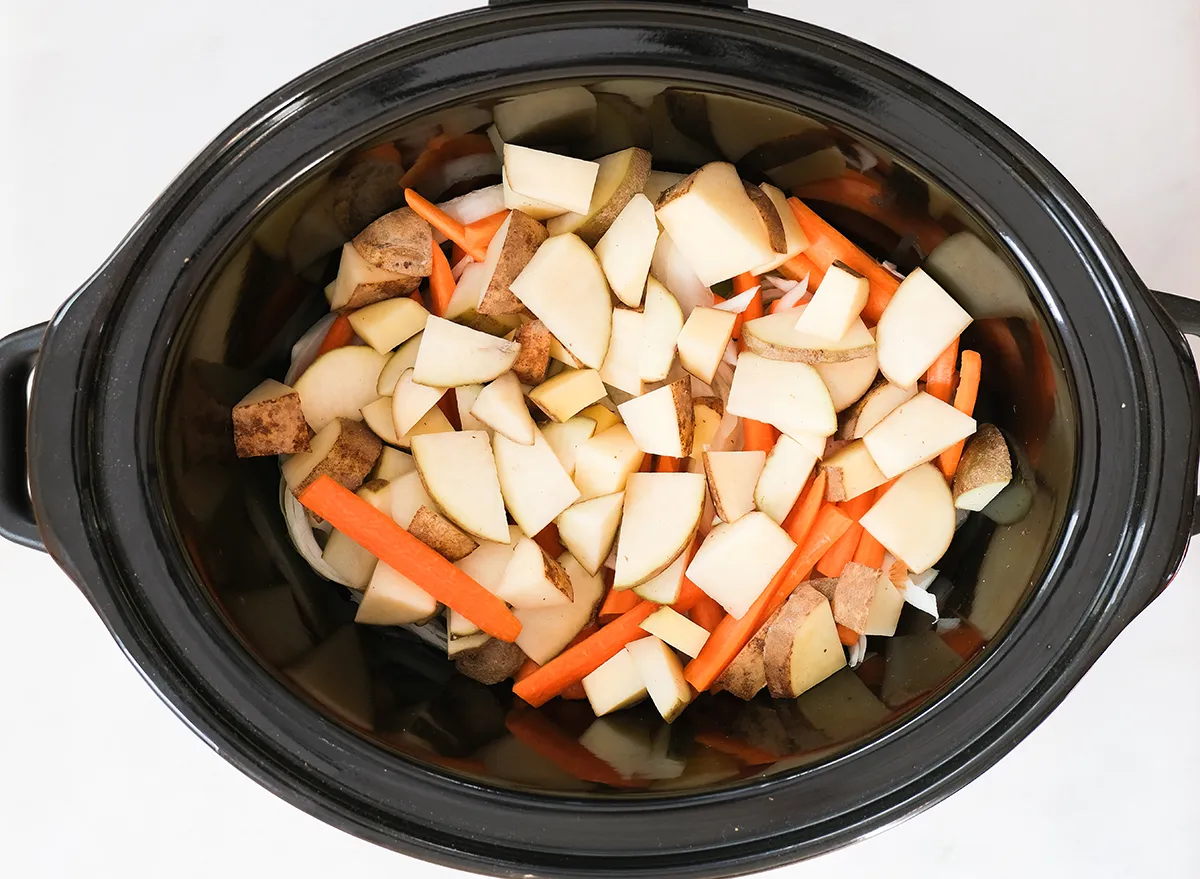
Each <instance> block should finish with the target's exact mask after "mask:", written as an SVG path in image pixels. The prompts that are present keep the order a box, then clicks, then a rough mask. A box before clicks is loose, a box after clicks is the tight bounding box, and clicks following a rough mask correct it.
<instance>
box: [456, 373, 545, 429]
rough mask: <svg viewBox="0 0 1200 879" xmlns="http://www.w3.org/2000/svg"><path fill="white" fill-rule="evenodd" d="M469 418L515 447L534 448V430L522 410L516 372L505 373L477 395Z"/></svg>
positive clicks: (523, 393) (524, 407)
mask: <svg viewBox="0 0 1200 879" xmlns="http://www.w3.org/2000/svg"><path fill="white" fill-rule="evenodd" d="M471 414H472V415H473V416H475V417H476V418H477V419H479V420H480V421H481V422H483V423H484V424H485V425H486V426H487V427H490V428H491V429H492V430H494V431H496V432H497V433H502V434H504V435H505V436H506V437H508V438H509V439H510V440H512V441H513V442H514V443H520V444H521V445H523V446H531V445H533V435H534V433H535V432H536V431H537V426H536V425H535V424H534V423H533V417H532V416H531V415H530V414H529V409H528V408H527V407H526V406H525V392H524V391H522V390H521V382H520V381H519V380H518V379H517V374H516V373H515V372H506V373H504V375H502V376H500V378H498V379H496V380H495V381H493V382H491V383H490V384H488V385H486V386H485V387H484V389H483V390H482V391H481V392H480V394H479V397H478V398H477V399H476V400H475V404H474V405H473V406H472V407H471Z"/></svg>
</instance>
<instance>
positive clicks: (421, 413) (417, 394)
mask: <svg viewBox="0 0 1200 879" xmlns="http://www.w3.org/2000/svg"><path fill="white" fill-rule="evenodd" d="M415 375H416V371H415V369H409V370H405V372H404V374H403V375H402V376H400V380H399V381H398V382H396V388H395V392H394V394H393V396H392V401H391V402H392V422H393V424H394V427H395V432H396V433H395V436H396V437H401V436H407V435H408V433H409V431H411V430H412V429H413V428H414V427H416V425H417V424H418V423H419V422H420V421H421V419H422V418H424V417H425V416H426V414H428V412H429V410H430V409H432V408H433V407H435V406H436V405H437V404H438V401H439V400H441V399H442V396H443V395H444V394H445V393H446V389H445V388H431V387H429V386H428V385H422V384H417V382H416V380H415V378H414V376H415ZM396 441H397V440H395V439H393V440H392V441H391V442H392V444H393V445H394V444H395V443H396Z"/></svg>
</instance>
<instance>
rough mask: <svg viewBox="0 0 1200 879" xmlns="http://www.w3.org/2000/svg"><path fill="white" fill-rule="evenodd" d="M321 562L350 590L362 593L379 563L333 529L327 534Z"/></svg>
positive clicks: (350, 539)
mask: <svg viewBox="0 0 1200 879" xmlns="http://www.w3.org/2000/svg"><path fill="white" fill-rule="evenodd" d="M321 561H323V562H325V564H327V565H329V567H331V568H333V569H334V570H335V571H337V573H338V575H339V576H341V578H342V579H343V580H344V581H345V583H346V585H347V586H349V587H350V588H351V589H357V590H358V591H360V592H361V591H362V590H364V589H366V588H367V584H368V583H370V582H371V575H372V574H374V573H375V565H376V563H377V562H378V561H379V560H378V559H376V558H375V556H373V555H371V553H370V552H368V551H367V550H365V549H363V548H362V547H361V546H359V545H358V544H357V543H355V542H354V540H353V539H352V538H350V537H347V536H346V535H345V534H343V533H342V532H341V531H338V530H337V529H334V530H333V531H331V532H330V534H329V540H328V541H326V543H325V549H324V551H323V552H322V553H321Z"/></svg>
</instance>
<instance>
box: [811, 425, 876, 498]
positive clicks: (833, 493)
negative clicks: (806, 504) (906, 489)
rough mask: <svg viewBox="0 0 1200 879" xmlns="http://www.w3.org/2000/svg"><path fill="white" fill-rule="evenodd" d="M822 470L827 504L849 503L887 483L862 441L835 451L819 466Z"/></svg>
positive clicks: (856, 441)
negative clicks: (830, 502)
mask: <svg viewBox="0 0 1200 879" xmlns="http://www.w3.org/2000/svg"><path fill="white" fill-rule="evenodd" d="M821 469H822V470H824V471H825V477H826V480H827V481H826V483H825V500H827V501H833V502H840V501H848V500H850V499H851V498H856V497H858V496H859V495H860V494H866V493H867V492H868V491H871V490H872V489H875V488H878V487H879V486H881V485H883V484H884V483H885V482H887V477H886V476H884V475H883V473H881V472H880V470H879V467H878V466H877V465H876V464H875V459H874V458H872V457H871V453H870V452H869V451H867V447H866V445H865V444H864V443H863V441H862V440H855V441H854V442H852V443H850V445H848V446H843V447H842V448H840V449H838V450H837V451H836V452H834V453H833V454H832V455H830V456H829V457H828V458H826V459H825V460H823V461H822V462H821Z"/></svg>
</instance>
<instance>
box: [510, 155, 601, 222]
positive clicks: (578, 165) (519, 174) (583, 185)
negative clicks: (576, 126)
mask: <svg viewBox="0 0 1200 879" xmlns="http://www.w3.org/2000/svg"><path fill="white" fill-rule="evenodd" d="M599 172H600V166H599V165H598V164H597V163H595V162H585V161H583V160H582V159H574V158H571V157H570V156H564V155H560V154H558V153H548V152H545V151H543V150H535V149H530V148H529V147H522V146H516V145H514V144H511V143H506V144H505V145H504V174H505V177H506V179H507V180H508V185H509V187H510V188H511V189H512V190H513V192H515V193H517V194H518V195H523V196H525V197H526V198H531V199H534V200H535V201H538V202H543V203H545V204H551V205H555V206H557V207H560V208H562V209H563V210H565V211H575V212H577V213H585V212H586V211H587V209H588V206H589V205H591V203H592V191H593V190H594V189H595V188H596V175H597V174H598V173H599Z"/></svg>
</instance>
